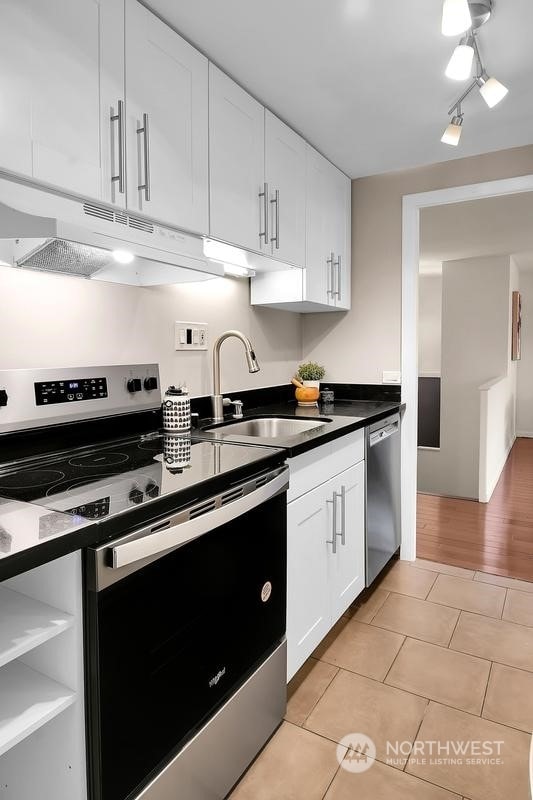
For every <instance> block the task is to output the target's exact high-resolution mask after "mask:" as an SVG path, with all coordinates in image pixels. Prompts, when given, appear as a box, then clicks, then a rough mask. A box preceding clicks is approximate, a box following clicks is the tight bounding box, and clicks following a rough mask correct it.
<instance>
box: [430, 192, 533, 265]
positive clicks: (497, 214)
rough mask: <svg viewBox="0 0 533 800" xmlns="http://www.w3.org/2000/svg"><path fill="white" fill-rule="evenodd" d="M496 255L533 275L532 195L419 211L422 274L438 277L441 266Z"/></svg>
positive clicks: (519, 195)
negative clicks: (513, 262)
mask: <svg viewBox="0 0 533 800" xmlns="http://www.w3.org/2000/svg"><path fill="white" fill-rule="evenodd" d="M497 255H512V256H513V257H514V259H515V261H516V263H517V265H518V268H519V269H520V270H531V271H533V192H521V193H519V194H512V195H503V196H500V197H488V198H485V199H483V200H469V201H468V202H465V203H451V204H450V205H443V206H434V207H432V208H424V209H422V210H421V212H420V272H421V273H423V274H430V273H434V274H440V272H441V271H442V268H441V264H442V262H443V261H456V260H457V259H460V258H476V257H477V256H497Z"/></svg>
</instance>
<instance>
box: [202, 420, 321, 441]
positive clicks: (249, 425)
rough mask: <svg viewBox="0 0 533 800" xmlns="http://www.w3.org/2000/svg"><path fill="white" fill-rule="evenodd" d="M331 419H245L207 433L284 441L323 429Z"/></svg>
mask: <svg viewBox="0 0 533 800" xmlns="http://www.w3.org/2000/svg"><path fill="white" fill-rule="evenodd" d="M328 422H331V420H330V419H320V420H315V419H285V418H284V417H260V418H258V419H245V420H243V421H242V422H228V423H225V424H223V425H216V426H213V427H211V428H206V429H205V430H206V431H220V433H227V434H231V435H232V436H233V435H237V436H239V435H240V436H258V437H261V438H262V439H282V438H285V437H287V436H295V435H296V434H298V433H303V432H304V431H311V430H313V429H314V428H322V427H323V426H324V425H326V424H327V423H328Z"/></svg>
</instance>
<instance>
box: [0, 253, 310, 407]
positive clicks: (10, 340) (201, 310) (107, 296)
mask: <svg viewBox="0 0 533 800" xmlns="http://www.w3.org/2000/svg"><path fill="white" fill-rule="evenodd" d="M0 298H1V299H2V313H1V314H0V369H20V368H27V367H61V366H78V365H79V366H89V365H97V364H129V363H143V362H158V363H159V365H160V368H161V382H162V385H163V387H166V386H168V385H169V384H170V383H175V382H181V381H187V384H188V387H189V390H190V391H191V393H192V394H211V391H212V389H211V380H212V379H211V350H212V344H213V342H214V340H215V338H216V337H217V336H218V335H219V334H220V333H222V332H223V331H225V330H227V329H228V328H237V329H240V330H242V331H244V332H245V333H246V334H248V336H249V337H250V339H251V340H252V343H253V345H254V348H255V350H256V353H257V357H258V359H259V363H260V365H261V372H259V373H258V374H256V375H250V374H249V372H248V370H247V368H246V361H245V358H244V351H243V349H242V345H241V344H240V342H237V341H236V340H230V341H227V342H225V343H224V345H223V347H222V357H221V364H222V389H223V391H224V392H226V393H229V392H232V391H236V390H239V389H245V388H254V387H257V386H268V385H271V384H279V383H288V381H289V380H290V377H291V375H293V374H294V372H295V369H296V366H297V364H298V362H299V361H300V359H301V355H302V351H301V323H300V316H299V315H298V314H287V313H286V312H283V311H273V310H272V309H266V308H252V306H250V300H249V286H248V281H243V280H236V279H229V278H216V279H215V280H212V281H206V282H203V283H189V284H182V285H176V286H164V287H157V288H138V287H132V286H119V285H117V284H111V283H101V282H97V281H87V280H84V279H81V278H72V277H67V276H64V275H46V274H42V273H38V272H32V271H31V270H15V269H12V268H10V267H0ZM175 320H182V321H191V322H207V323H208V324H209V351H208V352H205V351H204V352H176V351H175V349H174V338H173V337H174V321H175Z"/></svg>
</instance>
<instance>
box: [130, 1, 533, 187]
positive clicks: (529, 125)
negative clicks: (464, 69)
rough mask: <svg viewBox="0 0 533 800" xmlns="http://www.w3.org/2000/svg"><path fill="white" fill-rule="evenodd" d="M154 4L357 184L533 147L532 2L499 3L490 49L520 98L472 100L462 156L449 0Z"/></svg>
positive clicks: (491, 62) (490, 60)
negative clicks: (451, 74) (455, 119)
mask: <svg viewBox="0 0 533 800" xmlns="http://www.w3.org/2000/svg"><path fill="white" fill-rule="evenodd" d="M146 1H147V5H149V6H150V7H151V8H152V9H153V10H154V11H156V12H157V13H158V14H159V15H160V16H161V17H163V19H165V20H166V21H167V22H168V23H169V24H171V25H172V26H174V27H175V28H176V30H178V31H179V32H180V33H181V34H182V35H183V36H184V37H185V38H187V39H189V41H190V42H191V43H192V44H194V45H195V46H196V47H198V48H199V49H200V50H202V51H203V52H204V53H205V54H206V55H208V56H209V57H210V58H211V60H213V61H214V62H215V63H217V64H218V65H219V66H220V67H221V68H222V69H223V70H225V71H226V72H228V73H229V74H230V75H231V76H232V77H233V78H234V79H235V80H237V81H238V82H239V83H240V84H241V85H242V86H244V88H246V89H247V90H248V91H249V92H251V93H252V94H253V95H255V96H256V97H257V98H258V100H260V101H261V102H262V103H264V104H265V105H266V106H268V107H269V108H270V109H271V110H272V111H273V112H274V113H276V114H277V115H279V116H280V117H281V118H282V119H284V120H285V121H286V122H287V123H288V124H290V125H291V126H292V127H293V128H295V129H296V130H297V131H299V132H300V133H301V134H302V135H304V136H305V138H306V139H308V141H310V142H311V144H313V145H314V146H315V147H317V148H318V149H319V150H320V151H321V152H322V153H324V155H326V156H327V157H328V158H330V159H331V160H332V161H333V162H334V163H335V164H337V166H339V167H340V168H341V169H343V170H344V171H345V172H346V173H347V174H348V175H349V176H350V177H352V178H356V177H360V176H362V175H372V174H376V173H380V172H387V171H389V170H397V169H403V168H408V167H414V166H418V165H423V164H429V163H434V162H438V161H446V160H448V159H452V158H461V157H463V156H470V155H474V154H478V153H484V152H489V151H492V150H499V149H503V148H507V147H515V146H519V145H524V144H529V143H532V142H533V103H532V84H533V81H532V77H533V47H532V46H531V31H532V30H533V2H532V0H495V11H494V14H493V17H492V19H491V20H489V22H488V23H487V24H486V25H485V26H484V27H483V29H482V31H481V34H480V45H481V50H482V54H483V55H484V59H485V62H486V65H487V69H488V70H489V73H492V74H494V75H495V77H497V78H498V79H499V80H501V81H502V82H503V83H504V84H505V85H506V86H507V87H508V88H509V94H508V95H507V97H506V98H505V99H504V100H503V101H502V103H501V104H500V105H498V106H497V107H495V108H494V109H492V110H490V109H488V108H487V106H486V105H485V103H484V101H483V100H482V98H481V97H480V96H479V94H478V92H477V91H476V92H473V93H472V95H471V96H470V97H469V98H468V100H467V102H466V103H465V106H464V111H465V121H464V128H463V134H462V137H461V142H460V145H459V147H457V148H456V147H450V146H449V145H444V144H442V143H441V142H440V137H441V135H442V132H443V130H444V128H445V126H446V124H447V121H448V117H447V111H448V107H449V106H450V105H451V104H452V102H453V101H454V100H456V99H457V97H458V95H459V94H460V92H461V91H462V88H463V87H464V86H465V84H463V83H457V82H455V81H450V80H448V79H447V78H445V77H444V69H445V67H446V64H447V62H448V59H449V57H450V55H451V53H452V50H453V47H454V46H455V44H456V43H457V42H456V39H455V38H451V39H449V38H446V37H444V36H442V35H441V33H440V15H441V7H442V2H441V0H401V1H400V0H261V2H259V0H223V1H222V0H194V2H176V0H146Z"/></svg>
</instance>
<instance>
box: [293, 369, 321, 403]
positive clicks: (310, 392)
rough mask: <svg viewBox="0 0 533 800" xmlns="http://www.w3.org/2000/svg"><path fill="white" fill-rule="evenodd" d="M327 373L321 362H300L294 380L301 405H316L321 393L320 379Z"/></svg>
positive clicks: (297, 397)
mask: <svg viewBox="0 0 533 800" xmlns="http://www.w3.org/2000/svg"><path fill="white" fill-rule="evenodd" d="M325 374H326V370H325V369H324V367H323V366H322V365H321V364H317V363H316V362H314V361H306V362H305V363H303V364H300V366H299V367H298V372H297V373H296V377H295V378H293V380H292V382H293V383H294V385H295V386H296V399H297V401H298V405H300V406H316V401H317V400H318V397H319V394H320V381H321V380H322V378H323V377H324V375H325Z"/></svg>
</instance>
